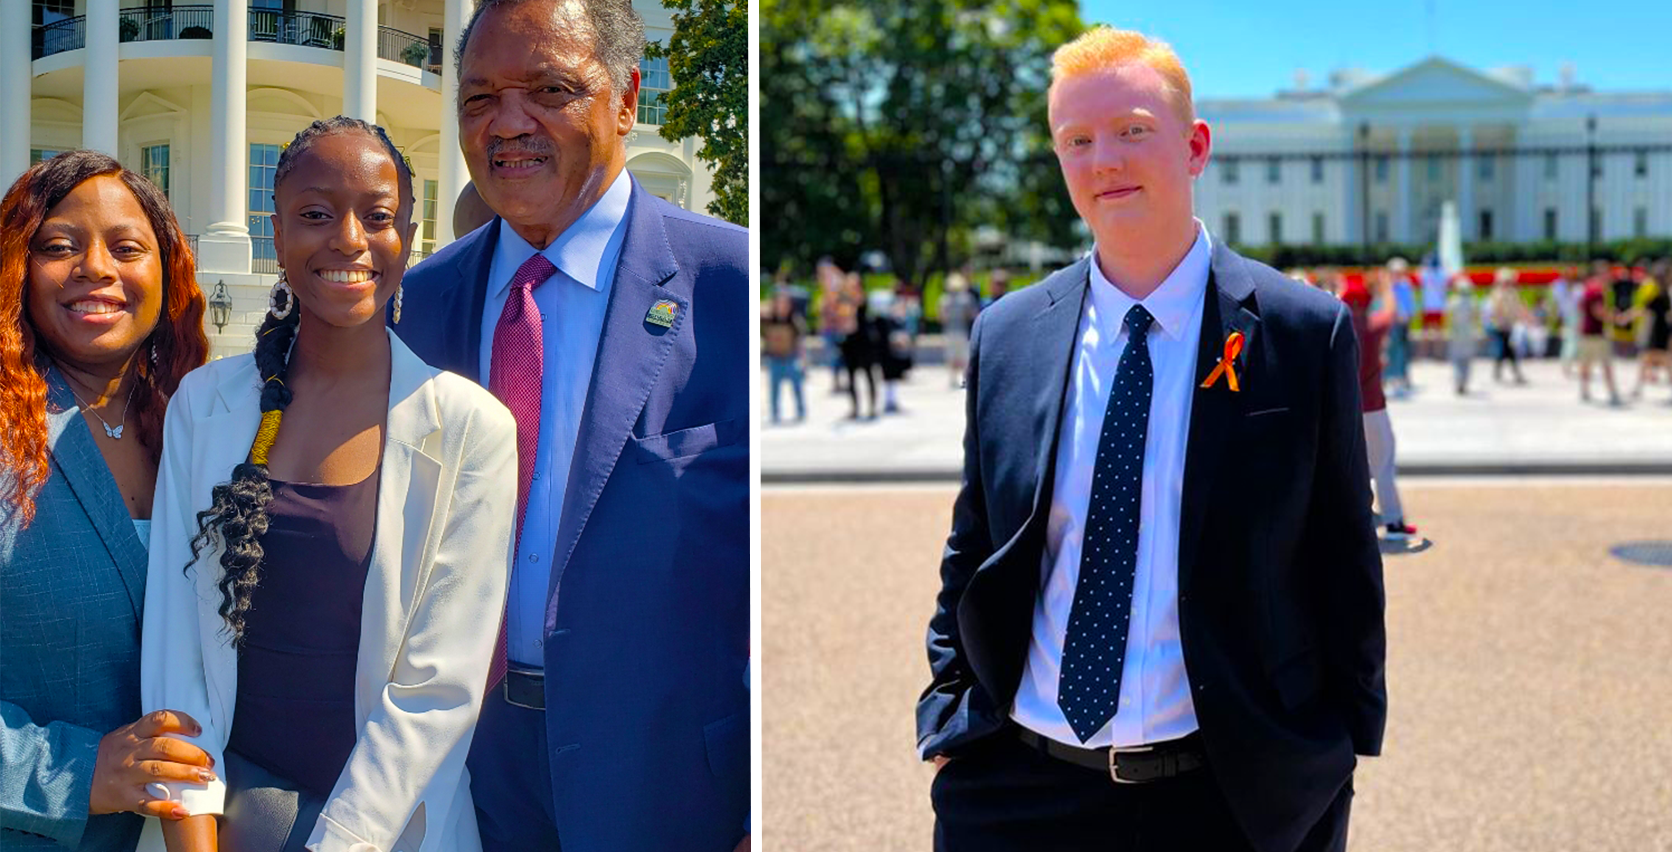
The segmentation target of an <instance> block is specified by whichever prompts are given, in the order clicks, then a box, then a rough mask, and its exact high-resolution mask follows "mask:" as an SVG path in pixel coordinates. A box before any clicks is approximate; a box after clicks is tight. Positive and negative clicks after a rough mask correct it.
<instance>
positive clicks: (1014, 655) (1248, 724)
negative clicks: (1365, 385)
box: [917, 243, 1387, 852]
mask: <svg viewBox="0 0 1672 852" xmlns="http://www.w3.org/2000/svg"><path fill="white" fill-rule="evenodd" d="M1089 270H1090V260H1089V259H1084V260H1081V261H1080V262H1078V263H1075V264H1073V265H1071V266H1069V267H1067V268H1065V269H1063V270H1060V271H1058V272H1057V273H1055V274H1053V275H1052V276H1050V277H1049V278H1046V279H1045V280H1044V281H1043V282H1041V283H1040V284H1038V285H1036V286H1034V287H1029V288H1027V289H1024V290H1021V291H1018V292H1016V293H1013V294H1011V295H1008V296H1005V297H1004V298H1003V299H1000V300H998V301H997V302H995V303H994V304H993V306H992V307H990V308H988V309H986V310H984V311H982V313H981V315H980V317H979V319H978V320H977V322H976V325H975V329H974V331H973V333H972V337H971V344H970V366H969V388H968V391H967V400H966V404H967V423H966V431H965V435H964V474H963V487H962V489H961V490H960V492H959V495H958V499H957V502H956V504H955V506H954V508H953V518H952V532H951V535H950V536H949V537H948V539H947V544H946V551H945V554H944V556H943V558H942V561H941V578H942V588H941V592H940V595H939V596H938V599H937V601H936V609H935V614H934V616H933V618H932V619H931V621H930V623H929V637H928V648H929V662H930V668H931V672H932V679H931V682H930V684H929V687H928V688H927V689H926V690H925V691H924V693H923V696H922V698H921V699H920V700H919V702H918V705H917V729H918V748H919V751H920V752H921V754H922V755H923V756H924V757H930V756H934V755H940V754H944V755H949V756H954V757H955V756H956V755H957V754H958V752H959V750H960V749H961V748H963V747H965V746H967V745H968V744H970V743H972V742H975V741H977V740H980V739H981V738H983V737H986V736H990V735H993V734H995V733H996V732H998V731H999V730H1000V729H1001V728H1002V727H1003V726H1004V725H1005V724H1006V722H1007V720H1008V717H1009V713H1010V707H1011V703H1012V702H1013V700H1014V698H1015V694H1016V688H1017V684H1018V683H1019V681H1020V680H1021V676H1022V669H1023V664H1024V662H1025V660H1026V657H1027V648H1028V642H1029V641H1030V638H1031V636H1032V630H1033V606H1034V601H1035V600H1036V599H1037V596H1038V595H1039V584H1040V573H1039V572H1040V560H1041V558H1042V555H1043V548H1044V545H1045V527H1046V521H1047V518H1048V516H1049V514H1050V510H1051V505H1050V504H1051V489H1052V485H1051V483H1052V478H1053V477H1054V475H1055V470H1054V469H1053V468H1054V466H1055V463H1056V455H1057V453H1056V446H1057V435H1058V432H1059V426H1060V423H1061V418H1062V412H1063V399H1064V396H1065V394H1066V391H1067V387H1068V380H1069V375H1070V369H1071V367H1072V365H1073V353H1074V345H1075V333H1076V330H1077V328H1078V326H1079V322H1080V316H1081V313H1082V310H1083V303H1084V300H1085V298H1086V293H1087V288H1088V286H1089V281H1090V278H1089V274H1088V273H1089ZM1205 300H1206V301H1205V305H1204V313H1203V318H1202V333H1201V341H1200V345H1199V348H1198V350H1197V356H1196V384H1197V385H1198V387H1197V389H1196V390H1195V391H1194V394H1195V397H1194V401H1193V403H1192V406H1193V407H1192V409H1191V415H1190V422H1189V423H1188V424H1185V423H1177V424H1152V426H1151V428H1152V429H1154V428H1177V429H1189V439H1188V445H1187V448H1186V458H1185V472H1184V484H1183V489H1184V490H1183V506H1182V511H1181V517H1180V528H1179V556H1178V574H1179V576H1178V589H1179V593H1178V594H1179V597H1178V604H1179V629H1180V634H1181V640H1182V645H1183V651H1184V660H1185V668H1186V670H1187V672H1188V675H1189V679H1190V684H1191V689H1192V693H1191V695H1192V698H1193V701H1194V704H1195V708H1196V716H1197V720H1198V721H1199V723H1200V725H1201V735H1202V740H1203V743H1204V746H1205V748H1206V750H1207V752H1208V761H1209V764H1210V766H1211V767H1212V770H1213V774H1214V777H1215V779H1216V780H1217V781H1218V783H1219V785H1220V787H1221V788H1222V789H1223V790H1224V792H1225V795H1226V798H1227V799H1228V800H1229V801H1230V803H1231V807H1232V810H1233V812H1234V813H1235V814H1236V815H1237V818H1238V820H1239V822H1240V823H1241V824H1242V826H1243V828H1244V830H1245V831H1246V832H1247V833H1248V835H1249V837H1250V838H1251V839H1252V841H1253V843H1254V846H1255V848H1257V849H1259V850H1261V852H1278V850H1292V849H1293V848H1294V847H1295V846H1296V845H1297V844H1298V843H1299V842H1300V841H1301V839H1302V838H1303V837H1304V836H1305V834H1306V831H1307V830H1308V829H1309V828H1311V826H1312V825H1313V824H1314V823H1315V822H1316V821H1317V819H1318V817H1319V816H1320V815H1321V814H1322V812H1323V810H1324V809H1325V808H1326V807H1327V806H1328V805H1329V804H1330V802H1331V801H1332V800H1333V799H1334V798H1335V796H1336V794H1337V793H1338V792H1339V791H1340V790H1341V788H1342V787H1343V785H1346V784H1348V783H1350V780H1351V774H1352V769H1353V766H1354V764H1355V758H1354V753H1355V752H1357V753H1358V754H1365V755H1373V754H1377V753H1378V752H1379V751H1380V749H1381V742H1382V730H1383V725H1384V721H1385V718H1386V707H1387V698H1386V691H1385V688H1384V685H1383V676H1382V669H1383V655H1384V648H1385V634H1384V629H1383V618H1382V610H1383V590H1382V565H1381V556H1380V553H1379V551H1378V549H1377V546H1376V537H1375V530H1374V526H1373V523H1372V520H1371V513H1370V489H1369V473H1368V469H1367V468H1368V465H1367V461H1366V456H1365V446H1364V431H1363V426H1362V419H1361V415H1360V412H1359V388H1358V345H1357V342H1356V340H1355V338H1354V336H1353V330H1352V324H1351V321H1350V318H1349V314H1348V312H1347V310H1346V309H1345V307H1344V306H1343V305H1342V304H1341V303H1340V302H1338V301H1336V300H1335V299H1333V298H1331V297H1330V296H1329V295H1327V294H1325V293H1323V292H1321V291H1318V290H1314V289H1312V288H1309V287H1306V286H1304V285H1302V284H1299V283H1296V282H1294V281H1291V280H1289V279H1287V278H1285V277H1283V276H1282V275H1281V274H1279V273H1278V272H1276V271H1275V270H1273V269H1271V268H1270V267H1267V266H1264V265H1261V264H1258V263H1254V262H1252V261H1249V260H1246V259H1244V258H1243V257H1241V256H1239V255H1237V254H1236V253H1235V252H1233V251H1231V250H1230V249H1228V248H1226V247H1225V246H1224V245H1223V244H1219V243H1216V244H1215V246H1214V251H1213V259H1212V266H1211V271H1210V274H1209V278H1208V288H1207V294H1206V296H1205ZM1233 331H1240V332H1242V334H1243V336H1244V337H1245V339H1246V345H1245V347H1244V348H1243V351H1242V355H1241V356H1240V358H1239V359H1238V360H1239V361H1240V362H1241V363H1240V364H1239V367H1238V369H1237V373H1238V377H1239V379H1240V385H1241V390H1240V391H1239V392H1236V393H1233V392H1231V391H1230V390H1229V389H1228V387H1227V385H1226V383H1225V381H1224V379H1223V378H1221V379H1220V380H1219V381H1217V382H1216V383H1215V384H1214V385H1213V386H1212V387H1208V388H1202V387H1199V385H1201V383H1202V382H1203V381H1204V380H1205V379H1206V378H1207V376H1208V374H1209V373H1210V372H1211V371H1212V370H1213V368H1214V366H1215V365H1216V363H1217V362H1218V360H1219V357H1220V355H1221V353H1222V352H1223V350H1224V343H1225V340H1226V338H1227V337H1228V336H1229V335H1230V334H1231V332H1233Z"/></svg>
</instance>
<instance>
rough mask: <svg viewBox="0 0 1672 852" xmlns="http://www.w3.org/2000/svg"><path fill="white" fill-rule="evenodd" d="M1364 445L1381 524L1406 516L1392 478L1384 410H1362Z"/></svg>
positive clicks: (1390, 443)
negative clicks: (1363, 411)
mask: <svg viewBox="0 0 1672 852" xmlns="http://www.w3.org/2000/svg"><path fill="white" fill-rule="evenodd" d="M1364 445H1365V447H1366V448H1367V449H1368V450H1369V451H1370V478H1371V479H1373V480H1375V481H1376V508H1377V510H1378V511H1380V513H1381V515H1382V523H1384V524H1391V523H1395V522H1398V521H1403V520H1404V519H1405V507H1404V506H1402V505H1400V503H1399V488H1398V487H1397V486H1396V485H1395V484H1394V481H1393V421H1391V420H1389V419H1388V412H1387V409H1385V408H1384V409H1381V410H1379V411H1366V412H1365V413H1364Z"/></svg>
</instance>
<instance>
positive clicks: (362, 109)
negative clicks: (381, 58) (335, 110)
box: [343, 0, 377, 123]
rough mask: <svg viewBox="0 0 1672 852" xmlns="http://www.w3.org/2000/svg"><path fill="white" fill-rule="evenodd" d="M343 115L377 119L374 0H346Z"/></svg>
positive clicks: (375, 9) (375, 13)
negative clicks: (346, 20)
mask: <svg viewBox="0 0 1672 852" xmlns="http://www.w3.org/2000/svg"><path fill="white" fill-rule="evenodd" d="M347 30H348V32H347V33H345V34H344V38H343V115H346V116H348V117H349V118H358V119H360V120H361V121H370V122H373V123H376V122H377V0H348V27H347Z"/></svg>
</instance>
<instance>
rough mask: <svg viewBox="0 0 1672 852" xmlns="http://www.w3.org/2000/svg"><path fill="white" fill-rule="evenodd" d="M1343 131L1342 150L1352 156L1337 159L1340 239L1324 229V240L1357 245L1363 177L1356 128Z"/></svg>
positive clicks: (1350, 127)
mask: <svg viewBox="0 0 1672 852" xmlns="http://www.w3.org/2000/svg"><path fill="white" fill-rule="evenodd" d="M1345 133H1346V143H1345V144H1344V145H1342V150H1345V151H1347V152H1348V153H1350V154H1351V155H1352V156H1350V157H1348V158H1346V159H1344V160H1338V161H1337V162H1339V163H1341V183H1342V187H1341V190H1342V193H1341V197H1342V200H1343V203H1342V208H1341V218H1340V219H1339V220H1337V221H1339V222H1340V223H1341V226H1340V227H1341V239H1339V240H1332V239H1330V234H1329V231H1328V230H1327V229H1326V230H1325V231H1324V240H1325V241H1326V242H1331V243H1337V242H1338V243H1342V244H1349V243H1350V244H1353V245H1357V244H1358V241H1359V235H1360V231H1359V228H1360V227H1362V226H1361V225H1360V224H1359V216H1360V214H1361V213H1362V212H1363V207H1362V205H1361V204H1360V202H1359V196H1360V193H1361V192H1362V191H1363V189H1364V184H1363V178H1362V177H1360V169H1359V167H1360V165H1361V162H1360V159H1359V154H1358V128H1356V127H1353V126H1348V127H1347V129H1346V131H1345ZM1325 162H1326V163H1327V162H1328V161H1327V160H1326V161H1325ZM1325 168H1328V166H1327V165H1326V166H1325ZM1309 227H1310V226H1309Z"/></svg>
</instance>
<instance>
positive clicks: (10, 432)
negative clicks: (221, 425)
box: [0, 151, 209, 525]
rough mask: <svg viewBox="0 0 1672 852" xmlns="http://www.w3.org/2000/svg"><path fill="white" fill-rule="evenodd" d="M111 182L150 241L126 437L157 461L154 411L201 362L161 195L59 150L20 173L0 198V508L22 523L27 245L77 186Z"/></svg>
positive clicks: (29, 385)
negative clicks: (152, 278) (144, 316)
mask: <svg viewBox="0 0 1672 852" xmlns="http://www.w3.org/2000/svg"><path fill="white" fill-rule="evenodd" d="M102 175H114V176H115V177H117V178H118V179H120V180H121V181H122V183H123V184H125V185H126V186H127V187H128V191H130V192H132V193H133V194H134V198H135V200H137V201H138V202H139V206H140V207H141V208H143V209H144V210H145V215H146V218H147V219H148V220H150V224H151V230H152V231H154V232H156V234H157V242H158V244H159V246H158V247H159V249H160V250H161V253H162V265H163V309H162V316H161V317H160V318H159V319H158V320H157V327H156V329H154V330H153V331H152V332H151V334H150V336H149V337H148V338H147V339H146V342H145V343H144V344H142V351H144V350H147V349H148V350H150V351H151V352H155V354H156V360H155V362H153V361H152V358H151V355H150V354H149V352H146V353H145V354H140V355H138V356H136V357H135V359H134V364H135V366H136V368H137V370H138V372H137V376H138V379H139V382H140V384H139V387H138V388H137V389H136V390H135V394H134V397H133V404H132V405H133V414H132V417H133V427H134V433H135V436H136V437H137V438H138V439H139V442H140V443H141V444H142V445H144V447H145V449H146V450H147V452H149V453H150V455H151V460H152V461H153V462H156V461H158V460H159V459H160V458H161V457H162V449H163V414H164V412H165V411H166V410H167V408H168V398H169V397H170V396H171V395H173V393H174V390H175V388H177V387H179V386H180V379H182V378H184V377H185V375H186V374H187V373H189V372H191V371H192V370H194V369H196V368H197V367H199V366H202V365H203V362H204V361H206V360H207V359H208V356H209V337H208V335H207V334H205V333H204V331H203V308H204V299H203V291H202V290H201V289H200V288H199V287H198V286H197V263H196V260H195V259H194V258H193V257H192V250H191V246H190V244H189V243H187V242H186V235H185V234H184V233H182V232H181V230H180V223H179V222H177V221H175V219H174V211H173V209H172V208H171V207H169V204H168V198H167V197H165V196H164V195H163V193H162V191H161V190H159V189H157V187H156V186H155V185H154V184H152V183H151V182H150V181H149V180H146V179H145V178H144V177H141V176H140V175H138V174H135V173H134V172H131V171H128V170H127V169H125V168H122V164H121V163H118V162H117V161H116V160H114V159H112V158H110V157H107V156H105V155H104V154H100V153H98V152H96V151H67V152H65V153H62V154H59V155H58V156H56V157H53V158H52V159H50V160H46V161H44V162H41V163H37V164H35V165H34V166H31V167H30V168H29V170H28V171H26V172H24V173H23V174H22V176H20V177H19V178H18V179H17V180H16V181H15V182H14V183H13V184H12V186H11V189H9V190H7V191H6V196H5V199H4V200H0V501H3V502H5V503H9V504H11V506H12V507H13V508H15V509H16V510H17V512H18V513H19V515H20V516H21V517H22V519H23V522H24V524H26V525H27V524H28V523H29V522H30V521H32V520H34V517H35V495H36V494H37V493H39V491H40V489H41V486H42V485H45V484H46V480H47V477H48V475H49V474H48V467H47V446H46V442H47V427H46V359H45V356H44V355H43V353H41V352H40V351H39V350H38V348H37V346H36V340H35V329H34V327H33V326H32V325H31V324H30V322H29V312H28V311H27V310H25V309H24V302H25V301H26V298H25V292H26V291H27V288H28V286H29V244H30V243H31V242H32V241H33V240H34V239H35V233H36V232H37V231H39V230H40V227H41V223H42V222H44V221H45V220H46V216H47V213H48V212H49V211H51V210H52V208H54V207H56V206H58V203H59V202H60V201H63V200H64V197H65V196H67V195H69V194H70V192H71V191H72V190H74V189H75V188H76V187H77V186H80V185H81V184H82V183H83V182H85V181H87V180H89V179H91V178H95V177H100V176H102Z"/></svg>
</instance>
